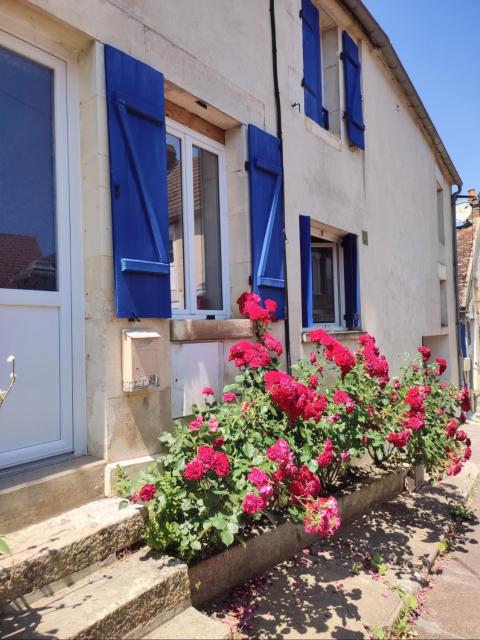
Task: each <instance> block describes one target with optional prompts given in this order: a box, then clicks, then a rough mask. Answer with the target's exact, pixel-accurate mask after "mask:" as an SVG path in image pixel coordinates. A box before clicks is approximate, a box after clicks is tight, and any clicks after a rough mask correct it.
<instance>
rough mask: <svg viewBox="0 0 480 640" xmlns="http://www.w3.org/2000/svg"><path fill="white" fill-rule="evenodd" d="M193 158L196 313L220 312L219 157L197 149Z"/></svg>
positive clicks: (194, 147) (221, 301)
mask: <svg viewBox="0 0 480 640" xmlns="http://www.w3.org/2000/svg"><path fill="white" fill-rule="evenodd" d="M192 156H193V199H194V206H195V260H196V263H195V282H196V294H197V309H212V310H218V309H222V307H223V300H222V254H221V247H220V202H219V185H218V157H217V156H216V155H215V154H213V153H210V151H205V150H204V149H200V148H199V147H196V146H193V147H192Z"/></svg>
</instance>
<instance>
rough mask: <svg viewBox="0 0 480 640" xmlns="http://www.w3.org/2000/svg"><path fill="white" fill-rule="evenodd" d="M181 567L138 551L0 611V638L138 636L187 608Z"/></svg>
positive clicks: (185, 576)
mask: <svg viewBox="0 0 480 640" xmlns="http://www.w3.org/2000/svg"><path fill="white" fill-rule="evenodd" d="M189 595H190V590H189V581H188V573H187V565H185V564H183V563H182V562H180V561H178V560H175V559H174V558H170V557H168V556H165V555H162V554H159V553H156V552H152V551H151V550H149V549H146V548H142V549H140V550H139V551H136V552H134V553H130V554H126V555H125V556H124V557H123V558H122V559H117V560H115V561H114V562H113V563H111V564H109V565H107V566H103V567H101V568H99V569H97V571H94V572H93V573H91V574H90V575H88V576H84V577H83V578H81V579H80V580H78V581H77V582H75V583H74V584H73V585H71V586H69V587H65V588H63V589H61V590H60V591H58V592H57V593H54V594H52V595H49V596H46V597H43V598H40V599H39V600H37V601H36V602H35V603H33V604H30V605H29V604H28V603H26V602H25V601H24V600H23V599H19V600H15V601H14V602H12V603H9V604H7V605H5V606H4V608H3V610H2V611H1V612H0V620H1V621H0V637H1V638H16V639H18V638H40V637H43V638H46V637H47V638H56V639H58V640H63V639H64V638H70V639H78V640H80V639H82V640H84V639H86V638H88V639H89V640H95V639H96V638H102V639H103V638H125V637H126V636H128V635H130V637H136V638H139V637H142V635H143V633H139V634H135V635H134V636H132V635H131V634H132V632H134V631H135V629H137V628H140V629H143V628H144V625H145V623H146V622H147V621H149V620H152V619H154V618H155V617H157V616H158V615H159V614H160V613H161V612H163V613H167V612H168V611H169V610H174V609H178V607H180V606H181V605H182V604H183V605H185V606H186V605H187V603H188V599H189Z"/></svg>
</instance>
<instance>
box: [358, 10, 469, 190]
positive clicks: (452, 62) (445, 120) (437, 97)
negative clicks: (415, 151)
mask: <svg viewBox="0 0 480 640" xmlns="http://www.w3.org/2000/svg"><path fill="white" fill-rule="evenodd" d="M363 2H364V3H365V4H366V6H367V7H368V9H369V11H370V12H371V13H372V15H373V16H374V17H375V19H376V20H377V22H378V23H379V24H380V26H381V27H382V28H383V30H384V31H385V32H386V34H387V35H388V37H389V38H390V41H391V43H392V44H393V46H394V48H395V50H396V52H397V54H398V56H399V58H400V60H401V61H402V63H403V66H404V67H405V69H406V71H407V73H408V75H409V76H410V78H411V80H412V82H413V84H414V85H415V88H416V89H417V92H418V94H419V95H420V98H421V99H422V101H423V103H424V105H425V107H426V109H427V111H428V113H429V115H430V117H431V119H432V120H433V123H434V124H435V127H436V128H437V131H438V133H439V134H440V137H441V138H442V140H443V143H444V144H445V146H446V148H447V151H448V152H449V154H450V157H451V158H452V160H453V162H454V164H455V166H456V167H457V169H458V172H459V173H460V176H461V178H462V179H463V188H462V193H464V192H465V193H466V191H467V189H468V188H469V187H475V188H476V189H477V190H480V126H479V124H480V122H479V121H480V38H479V37H478V33H479V29H480V0H363Z"/></svg>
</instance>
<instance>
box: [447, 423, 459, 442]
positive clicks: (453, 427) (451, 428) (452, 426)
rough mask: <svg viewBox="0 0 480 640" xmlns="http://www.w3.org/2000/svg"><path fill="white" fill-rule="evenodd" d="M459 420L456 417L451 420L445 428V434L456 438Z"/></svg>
mask: <svg viewBox="0 0 480 640" xmlns="http://www.w3.org/2000/svg"><path fill="white" fill-rule="evenodd" d="M457 429H458V422H457V421H456V420H455V419H452V420H450V422H449V423H448V424H447V427H446V429H445V434H446V436H447V438H454V437H455V434H456V433H457Z"/></svg>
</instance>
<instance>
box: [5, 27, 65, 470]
mask: <svg viewBox="0 0 480 640" xmlns="http://www.w3.org/2000/svg"><path fill="white" fill-rule="evenodd" d="M66 104H67V89H66V68H65V62H64V61H62V60H60V59H58V58H56V57H54V56H52V55H50V54H48V53H46V52H44V51H42V50H40V49H37V48H36V47H33V46H31V45H29V44H27V43H25V42H23V41H20V40H17V39H16V38H13V37H12V36H9V35H8V34H5V33H3V32H2V31H0V149H1V152H0V388H5V387H6V386H7V383H8V375H9V372H10V369H9V366H10V365H8V364H7V363H6V362H5V359H6V358H7V356H8V355H10V354H13V355H14V356H15V358H16V370H17V374H18V377H17V381H16V384H15V385H14V387H13V389H12V391H11V393H10V395H9V396H8V398H7V399H6V401H5V403H4V405H3V407H2V408H1V409H0V469H4V468H7V467H11V466H14V465H19V464H25V463H28V462H31V461H35V460H40V459H43V458H48V457H52V456H59V455H63V454H68V453H71V452H72V451H73V411H72V401H73V397H72V335H71V332H72V329H71V324H72V322H71V316H72V312H71V280H70V275H71V274H70V221H69V187H68V184H69V175H68V174H69V167H68V140H67V138H68V135H67V113H66V111H67V108H66Z"/></svg>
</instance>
